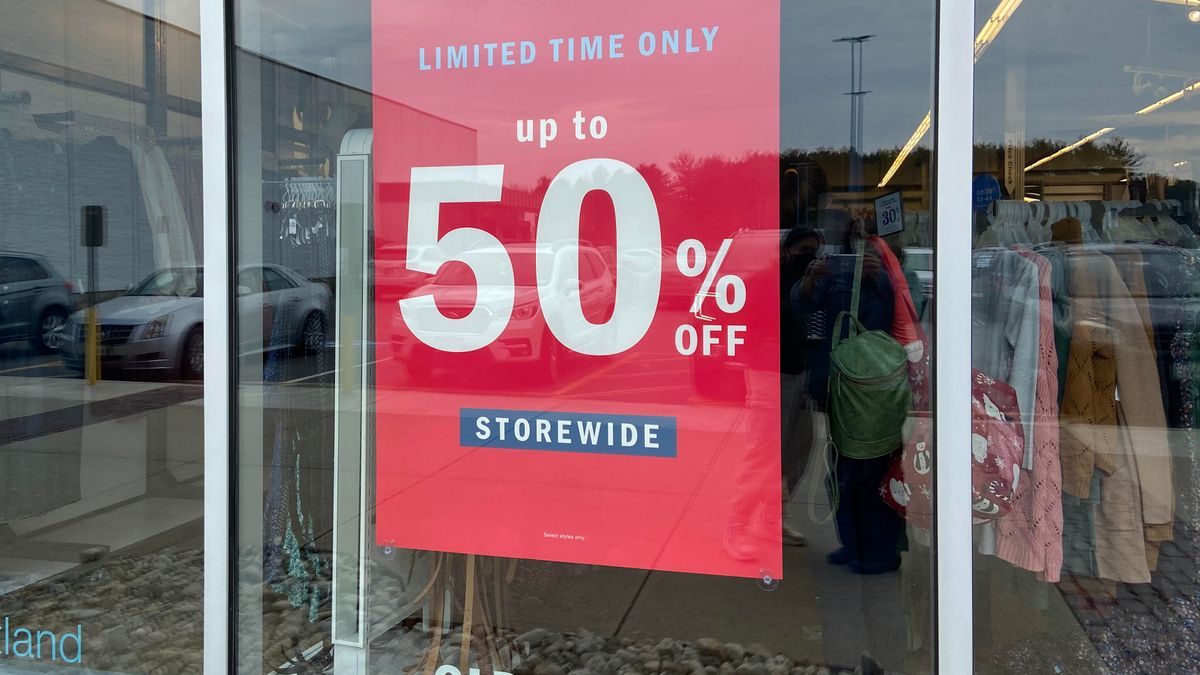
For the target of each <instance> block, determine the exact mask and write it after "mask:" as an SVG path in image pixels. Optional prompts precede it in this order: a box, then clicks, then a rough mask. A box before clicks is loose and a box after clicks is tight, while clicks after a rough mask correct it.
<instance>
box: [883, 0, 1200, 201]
mask: <svg viewBox="0 0 1200 675" xmlns="http://www.w3.org/2000/svg"><path fill="white" fill-rule="evenodd" d="M1194 1H1195V2H1198V3H1200V0H1194ZM1022 2H1023V0H1000V4H999V5H997V6H996V10H995V11H994V12H992V15H991V16H990V17H988V20H987V21H985V22H984V24H983V27H982V28H980V29H979V35H976V36H975V61H976V62H978V61H979V57H980V56H983V52H984V51H985V50H986V49H987V48H988V45H990V44H992V41H993V40H995V39H996V36H997V35H999V34H1000V30H1001V29H1002V28H1004V25H1005V24H1007V23H1008V20H1009V19H1011V18H1012V15H1013V12H1015V11H1017V8H1018V7H1020V6H1021V3H1022ZM932 114H933V111H930V112H927V113H925V119H923V120H921V123H920V124H918V125H917V129H916V131H914V132H913V135H912V138H910V139H908V142H907V143H905V144H904V147H903V148H901V150H900V154H898V155H896V160H895V161H894V162H892V166H891V168H889V169H888V170H887V173H886V174H884V176H883V180H881V181H879V187H886V186H887V184H888V181H890V180H892V177H893V176H895V175H896V172H897V171H899V170H900V165H901V164H904V160H906V159H908V155H909V154H910V153H911V152H912V151H913V148H915V147H917V144H918V143H920V142H921V139H922V138H924V137H925V134H927V133H929V123H930V118H931V117H932Z"/></svg>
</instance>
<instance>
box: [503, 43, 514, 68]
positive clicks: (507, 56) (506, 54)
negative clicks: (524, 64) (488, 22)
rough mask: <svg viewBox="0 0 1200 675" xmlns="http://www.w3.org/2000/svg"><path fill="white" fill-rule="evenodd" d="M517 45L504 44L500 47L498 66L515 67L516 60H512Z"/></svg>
mask: <svg viewBox="0 0 1200 675" xmlns="http://www.w3.org/2000/svg"><path fill="white" fill-rule="evenodd" d="M516 48H517V43H515V42H505V43H502V44H501V45H500V65H502V66H511V65H515V64H516V62H517V60H516V59H515V58H513V54H515V53H516V51H515V50H516Z"/></svg>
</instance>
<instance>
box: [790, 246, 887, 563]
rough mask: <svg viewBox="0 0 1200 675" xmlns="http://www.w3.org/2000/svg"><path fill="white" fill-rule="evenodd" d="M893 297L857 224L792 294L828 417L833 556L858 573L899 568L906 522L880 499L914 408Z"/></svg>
mask: <svg viewBox="0 0 1200 675" xmlns="http://www.w3.org/2000/svg"><path fill="white" fill-rule="evenodd" d="M893 299H894V298H893V289H892V284H891V282H890V280H889V278H888V275H887V273H886V271H885V269H884V267H883V265H882V263H881V261H880V260H879V257H878V254H877V253H876V252H875V251H874V250H873V249H871V248H870V247H865V246H864V245H863V239H862V236H861V234H860V233H859V232H857V231H855V229H854V228H851V230H850V231H849V232H848V233H847V236H846V240H845V241H844V242H842V244H841V246H840V248H839V250H838V252H837V253H834V254H833V255H828V256H825V257H824V258H822V259H819V260H817V261H815V262H813V264H812V265H811V266H810V267H809V270H808V272H807V273H806V275H805V277H804V279H803V280H802V281H801V283H799V284H797V285H796V286H795V287H794V288H793V289H792V294H791V302H792V304H793V307H794V309H795V311H796V314H797V316H799V317H801V318H802V320H803V321H804V323H805V326H806V330H805V349H806V351H807V362H808V365H809V373H808V388H809V394H810V396H811V397H812V400H813V401H814V403H815V405H816V406H817V407H818V408H819V409H820V410H822V411H824V412H826V413H827V414H828V415H829V418H830V419H829V429H830V442H829V444H828V446H829V447H827V448H826V452H828V453H829V457H828V462H829V464H830V466H831V471H830V476H829V478H828V482H827V488H828V489H829V492H830V503H831V504H833V508H834V522H835V525H836V527H837V534H838V539H839V541H840V542H841V544H842V546H841V548H839V549H838V550H836V551H833V552H832V553H830V554H829V555H827V556H826V559H827V560H828V561H829V562H830V563H832V564H835V565H847V566H848V567H849V569H850V570H852V571H854V572H856V573H859V574H882V573H885V572H891V571H894V570H896V569H898V568H899V566H900V556H899V553H898V551H897V546H898V542H899V538H900V532H901V528H902V526H903V520H902V519H901V518H900V516H899V515H898V514H897V513H896V512H895V511H893V510H892V509H891V508H889V507H888V506H887V504H885V503H884V502H883V500H882V499H881V498H880V496H879V484H880V481H881V479H882V478H883V475H884V473H885V472H886V471H887V468H888V465H889V464H890V463H891V458H892V455H893V454H894V452H895V451H897V450H899V449H900V447H901V444H902V439H901V436H900V426H901V425H902V424H903V421H904V416H905V415H906V414H907V412H908V407H909V401H908V398H907V396H908V391H909V389H908V379H907V370H906V366H905V365H904V363H905V356H904V350H903V348H902V347H900V346H899V344H897V343H896V342H895V340H892V339H891V337H890V336H888V334H887V331H888V329H889V328H890V327H891V325H892V319H893V311H894V309H893V308H894V302H893ZM901 399H903V400H901Z"/></svg>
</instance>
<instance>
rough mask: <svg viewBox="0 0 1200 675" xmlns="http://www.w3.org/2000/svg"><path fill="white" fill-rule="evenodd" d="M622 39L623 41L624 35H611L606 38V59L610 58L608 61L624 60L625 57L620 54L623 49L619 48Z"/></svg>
mask: <svg viewBox="0 0 1200 675" xmlns="http://www.w3.org/2000/svg"><path fill="white" fill-rule="evenodd" d="M624 39H625V34H624V33H613V34H612V35H609V36H608V58H610V59H621V58H625V55H624V54H623V53H621V50H622V49H624V47H622V46H621V41H622V40H624Z"/></svg>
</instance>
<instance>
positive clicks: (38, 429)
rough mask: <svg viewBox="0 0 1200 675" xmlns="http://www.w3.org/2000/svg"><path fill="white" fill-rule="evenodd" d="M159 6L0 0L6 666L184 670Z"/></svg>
mask: <svg viewBox="0 0 1200 675" xmlns="http://www.w3.org/2000/svg"><path fill="white" fill-rule="evenodd" d="M165 4H166V3H112V2H105V1H101V0H81V1H79V2H71V3H55V2H48V3H32V4H31V3H27V2H19V1H15V0H14V1H8V0H5V1H3V2H0V619H2V621H0V625H2V626H4V627H5V631H6V634H5V636H4V639H3V640H0V670H2V671H3V672H6V673H8V672H56V671H60V670H61V671H64V672H67V671H69V672H80V671H81V670H83V671H87V672H112V673H146V672H172V673H199V672H200V665H201V621H202V611H201V610H202V578H203V570H202V564H201V563H202V549H201V541H202V520H201V517H202V514H203V460H202V458H203V447H202V429H203V407H202V403H201V399H202V391H203V390H202V386H201V383H200V381H199V378H200V376H201V369H200V367H199V366H198V364H199V363H200V355H201V354H202V349H203V342H202V340H201V339H200V337H199V336H200V325H199V322H200V316H201V313H202V312H201V305H202V303H203V299H202V298H201V297H200V293H199V288H200V284H201V281H200V279H201V270H202V262H203V261H202V260H200V259H199V251H200V250H201V242H202V236H201V219H200V203H201V195H200V120H199V107H200V106H199V80H200V69H199V38H198V36H197V34H196V30H197V27H196V24H197V17H196V16H193V13H194V12H195V6H194V5H192V8H191V10H190V12H191V13H189V10H187V9H186V8H181V7H176V6H175V4H174V3H172V7H171V8H170V9H169V10H168V9H167V8H166V7H165ZM143 5H144V7H143ZM131 6H133V7H136V10H131V9H129V7H131ZM156 6H157V7H159V8H162V9H161V11H156V10H155V9H154V8H155V7H156ZM145 8H149V9H145ZM143 9H144V11H145V12H146V13H145V14H144V13H143Z"/></svg>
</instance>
